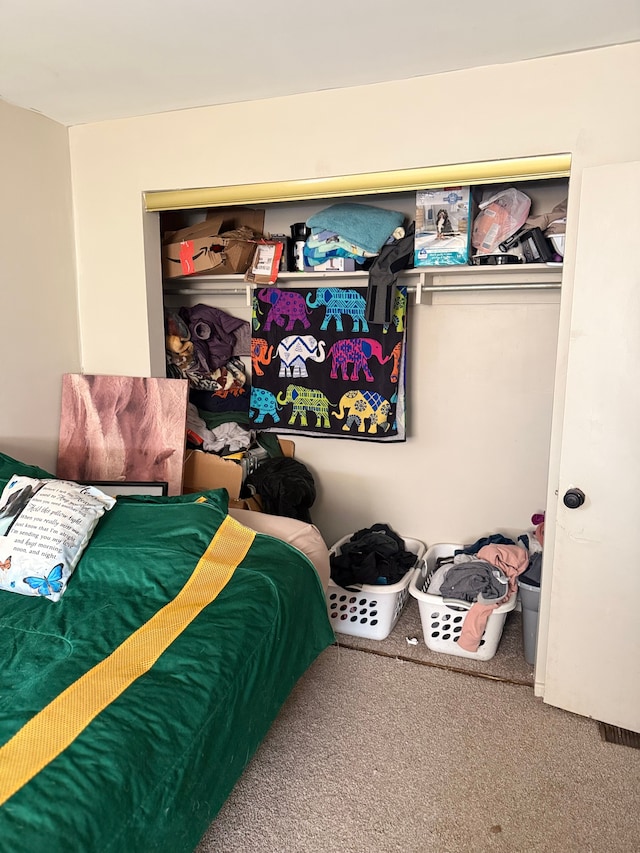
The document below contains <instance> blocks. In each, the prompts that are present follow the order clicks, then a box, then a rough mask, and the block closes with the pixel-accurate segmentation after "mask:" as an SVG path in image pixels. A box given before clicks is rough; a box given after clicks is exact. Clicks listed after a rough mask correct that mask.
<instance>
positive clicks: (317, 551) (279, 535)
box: [229, 508, 330, 589]
mask: <svg viewBox="0 0 640 853" xmlns="http://www.w3.org/2000/svg"><path fill="white" fill-rule="evenodd" d="M229 515H230V516H232V517H233V518H235V519H236V521H239V522H240V524H244V525H245V527H250V528H251V530H255V531H256V533H267V534H268V535H269V536H273V537H274V538H275V539H281V540H282V541H283V542H287V543H288V544H289V545H293V547H294V548H297V549H298V551H302V553H303V554H305V555H306V556H307V557H308V558H309V559H310V560H311V562H312V563H313V565H314V566H315V567H316V571H317V572H318V575H319V577H320V580H321V581H322V586H323V587H324V588H325V589H326V588H327V586H328V585H329V574H330V565H329V549H328V548H327V545H326V543H325V541H324V539H323V538H322V535H321V533H320V531H319V530H318V528H317V527H316V526H315V525H314V524H307V523H306V522H304V521H298V519H297V518H286V517H284V516H280V515H269V514H268V513H266V512H252V511H251V510H248V509H233V508H230V509H229Z"/></svg>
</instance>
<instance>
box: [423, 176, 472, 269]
mask: <svg viewBox="0 0 640 853" xmlns="http://www.w3.org/2000/svg"><path fill="white" fill-rule="evenodd" d="M471 219H472V198H471V187H448V188H446V189H439V190H418V192H417V193H416V234H415V242H414V266H416V267H428V266H450V265H455V264H467V263H468V262H469V257H470V255H471V224H472V223H471Z"/></svg>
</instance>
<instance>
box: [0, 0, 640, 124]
mask: <svg viewBox="0 0 640 853" xmlns="http://www.w3.org/2000/svg"><path fill="white" fill-rule="evenodd" d="M638 40H640V2H638V0H610V2H604V3H597V4H596V3H585V0H560V2H558V0H537V2H535V3H522V4H520V3H514V2H513V0H492V2H489V3H487V2H482V0H456V2H444V0H440V2H433V0H432V1H431V2H428V0H405V2H404V3H399V4H398V5H396V4H394V3H390V2H389V0H323V2H321V3H315V4H314V3H303V2H298V3H293V2H284V0H269V2H267V3H259V2H257V0H244V2H242V3H240V4H239V5H236V3H235V2H225V3H221V2H215V0H104V2H103V0H57V2H55V3H52V2H51V0H5V3H3V15H2V28H1V30H0V98H1V99H3V100H5V101H7V102H9V103H12V104H15V105H17V106H20V107H24V108H26V109H30V110H35V111H37V112H40V113H43V114H44V115H45V116H48V117H49V118H51V119H54V120H55V121H58V122H60V123H61V124H64V125H75V124H83V123H86V122H95V121H102V120H105V119H114V118H126V117H130V116H135V115H147V114H150V113H157V112H165V111H167V110H178V109H187V108H191V107H199V106H206V105H213V104H223V103H230V102H234V101H247V100H255V99H262V98H273V97H278V96H283V95H291V94H299V93H303V92H310V91H316V90H323V89H334V88H342V87H350V86H359V85H362V84H368V83H379V82H384V81H390V80H402V79H407V78H411V77H417V76H422V75H428V74H437V73H440V72H446V71H455V70H459V69H463V68H471V67H475V66H481V65H495V64H501V63H505V62H513V61H517V60H523V59H533V58H536V57H541V56H550V55H553V54H560V53H567V52H572V51H577V50H586V49H591V48H596V47H602V46H606V45H612V44H621V43H625V42H630V41H638ZM547 94H548V96H549V97H558V96H559V95H558V93H555V94H554V93H552V92H549V93H547ZM474 97H477V98H478V100H479V101H481V102H482V103H487V93H474V92H470V93H469V103H470V104H472V103H473V100H474ZM560 97H562V95H560ZM517 98H518V93H517V92H511V91H509V84H508V80H506V81H505V88H504V91H502V92H499V93H490V98H489V100H490V101H491V102H495V101H497V102H500V103H505V102H509V101H513V102H516V103H517ZM354 114H355V115H357V105H356V107H355V109H354Z"/></svg>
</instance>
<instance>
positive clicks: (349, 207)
mask: <svg viewBox="0 0 640 853" xmlns="http://www.w3.org/2000/svg"><path fill="white" fill-rule="evenodd" d="M404 218H405V217H404V213H399V212H398V211H397V210H385V209H384V208H382V207H374V206H373V205H369V204H357V203H355V202H346V203H344V204H332V205H330V207H325V208H323V210H320V211H318V213H314V214H313V216H311V217H309V219H307V225H308V226H309V228H311V229H312V230H313V231H322V230H326V231H333V232H334V233H336V234H339V235H340V236H341V237H344V238H345V240H348V241H349V242H351V243H355V244H356V246H359V247H360V248H361V249H364V250H365V252H373V253H374V254H377V253H378V252H379V251H380V249H381V248H382V247H383V246H384V244H385V243H386V242H387V240H388V239H389V237H391V235H392V234H393V232H394V231H395V230H396V228H399V227H400V226H401V225H402V223H403V222H404Z"/></svg>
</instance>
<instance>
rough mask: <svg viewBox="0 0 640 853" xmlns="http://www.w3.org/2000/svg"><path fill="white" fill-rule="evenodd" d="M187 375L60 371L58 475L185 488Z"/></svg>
mask: <svg viewBox="0 0 640 853" xmlns="http://www.w3.org/2000/svg"><path fill="white" fill-rule="evenodd" d="M188 386H189V383H188V381H187V380H186V379H157V378H146V377H132V376H97V375H96V376H94V375H88V374H76V373H67V374H65V375H64V376H63V377H62V407H61V414H60V438H59V442H58V465H57V470H56V476H58V477H60V478H61V479H64V480H75V481H76V482H78V481H80V480H82V481H83V482H89V483H95V482H97V481H99V480H100V481H102V482H109V481H115V482H117V483H143V482H144V483H148V482H152V483H157V482H160V483H164V482H166V483H167V484H168V494H169V495H179V494H181V492H182V481H183V476H184V456H185V448H186V431H187V396H188Z"/></svg>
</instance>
